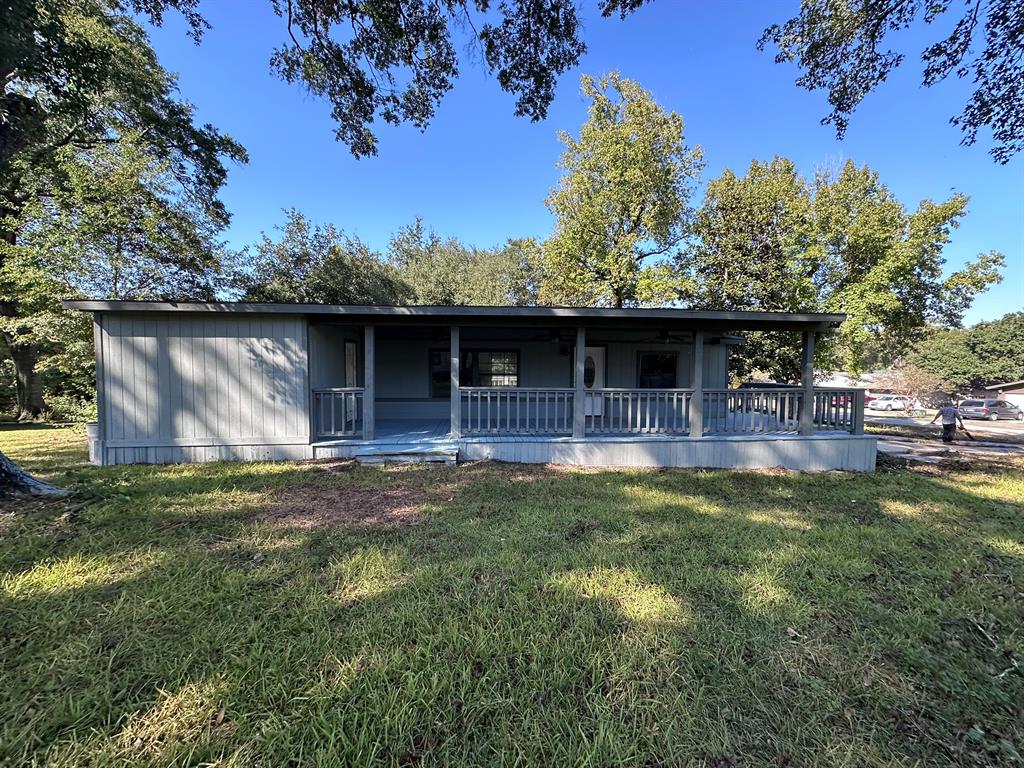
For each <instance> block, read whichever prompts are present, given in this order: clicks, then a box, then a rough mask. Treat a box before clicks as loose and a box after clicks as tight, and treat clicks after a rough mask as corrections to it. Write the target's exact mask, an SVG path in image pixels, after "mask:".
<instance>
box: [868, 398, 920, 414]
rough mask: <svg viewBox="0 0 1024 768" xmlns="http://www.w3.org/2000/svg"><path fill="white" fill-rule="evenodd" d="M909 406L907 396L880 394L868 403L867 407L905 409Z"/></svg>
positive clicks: (890, 409) (889, 409) (877, 409)
mask: <svg viewBox="0 0 1024 768" xmlns="http://www.w3.org/2000/svg"><path fill="white" fill-rule="evenodd" d="M909 407H910V403H909V402H907V398H905V397H900V396H899V395H882V396H881V397H876V398H875V399H874V400H872V401H871V402H870V403H868V409H869V410H872V411H905V410H907V409H908V408H909Z"/></svg>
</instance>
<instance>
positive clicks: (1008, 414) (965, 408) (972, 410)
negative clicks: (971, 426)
mask: <svg viewBox="0 0 1024 768" xmlns="http://www.w3.org/2000/svg"><path fill="white" fill-rule="evenodd" d="M960 418H962V419H988V420H989V421H997V420H999V419H1017V420H1018V421H1024V409H1022V408H1020V407H1019V406H1016V405H1014V404H1013V403H1010V402H1007V401H1006V400H964V401H963V402H961V403H960Z"/></svg>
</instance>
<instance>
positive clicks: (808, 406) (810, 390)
mask: <svg viewBox="0 0 1024 768" xmlns="http://www.w3.org/2000/svg"><path fill="white" fill-rule="evenodd" d="M800 386H801V388H802V389H803V393H802V395H803V397H802V399H803V402H802V404H801V407H800V434H801V435H813V434H814V331H804V344H803V355H802V357H801V362H800Z"/></svg>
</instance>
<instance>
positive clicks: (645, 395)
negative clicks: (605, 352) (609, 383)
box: [584, 388, 693, 435]
mask: <svg viewBox="0 0 1024 768" xmlns="http://www.w3.org/2000/svg"><path fill="white" fill-rule="evenodd" d="M692 395H693V390H690V389H613V388H602V389H589V390H587V393H586V401H585V406H584V408H585V410H584V425H585V431H586V433H587V434H620V435H621V434H667V435H677V434H686V433H687V432H689V430H690V415H689V414H690V411H689V409H690V397H691V396H692Z"/></svg>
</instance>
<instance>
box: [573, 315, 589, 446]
mask: <svg viewBox="0 0 1024 768" xmlns="http://www.w3.org/2000/svg"><path fill="white" fill-rule="evenodd" d="M586 360H587V329H586V328H577V329H576V369H575V370H576V375H575V377H574V379H573V383H574V384H575V385H576V389H575V392H573V396H572V436H573V437H583V436H584V435H585V434H586V432H587V416H586V413H587V411H586V408H585V406H586V398H587V392H586V388H585V387H584V383H583V370H584V367H585V364H586Z"/></svg>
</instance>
